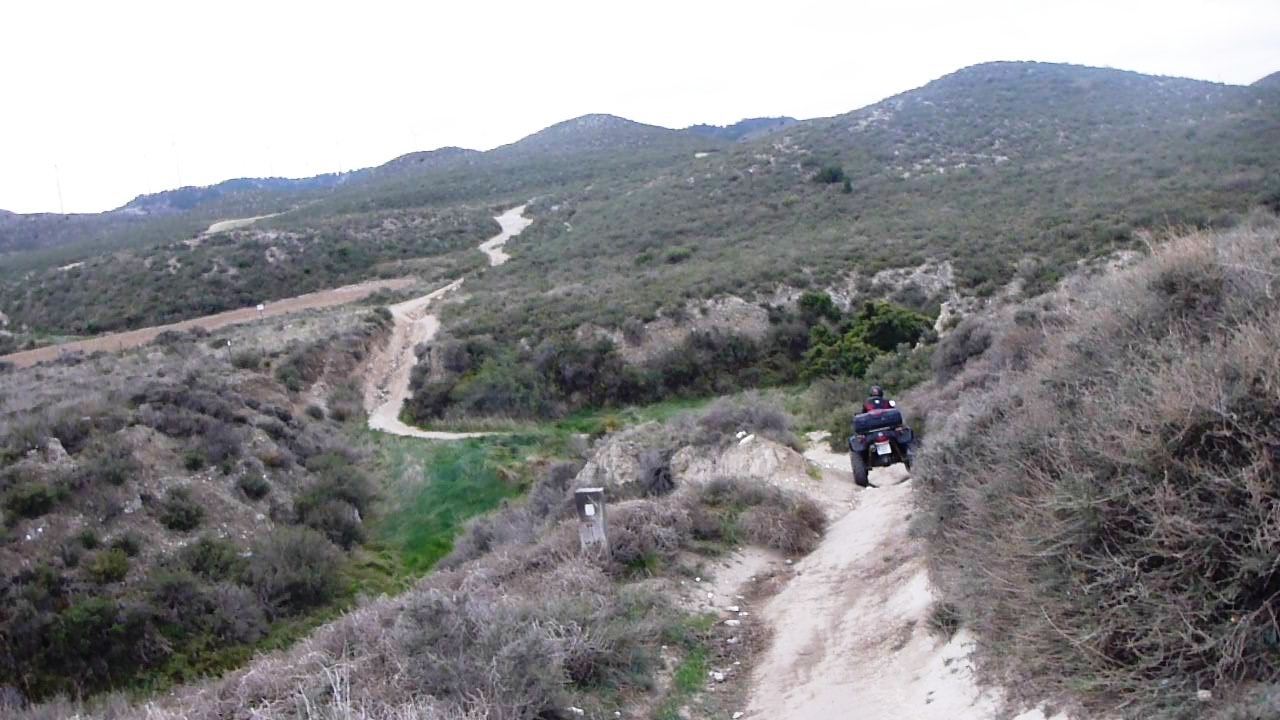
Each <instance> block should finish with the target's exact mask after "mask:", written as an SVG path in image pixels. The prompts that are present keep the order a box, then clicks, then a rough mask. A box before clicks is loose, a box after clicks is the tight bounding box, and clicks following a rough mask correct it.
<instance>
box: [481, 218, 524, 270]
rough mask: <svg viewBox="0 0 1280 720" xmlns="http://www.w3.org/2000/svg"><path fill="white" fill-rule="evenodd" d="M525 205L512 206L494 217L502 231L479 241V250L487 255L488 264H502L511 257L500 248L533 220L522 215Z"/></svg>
mask: <svg viewBox="0 0 1280 720" xmlns="http://www.w3.org/2000/svg"><path fill="white" fill-rule="evenodd" d="M525 207H526V206H524V205H519V206H516V207H513V208H511V209H510V210H508V211H506V212H504V213H502V214H501V215H499V216H497V217H496V218H494V220H497V221H498V225H500V226H501V227H502V232H500V233H498V234H497V235H495V236H493V237H491V238H489V239H488V240H485V241H484V242H482V243H480V252H482V253H484V254H485V255H488V256H489V265H490V266H497V265H502V264H503V263H505V262H506V261H508V260H510V259H511V256H510V255H508V254H507V253H506V252H505V251H504V250H503V249H502V248H503V246H505V245H506V244H507V241H508V240H510V239H511V238H513V237H515V236H516V235H519V234H520V233H521V232H523V231H524V229H525V228H527V227H529V225H530V224H531V223H532V222H533V220H532V219H530V218H526V217H525V216H524V209H525Z"/></svg>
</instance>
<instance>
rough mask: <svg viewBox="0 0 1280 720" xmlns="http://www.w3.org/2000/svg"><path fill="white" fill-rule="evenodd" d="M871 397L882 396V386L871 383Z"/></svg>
mask: <svg viewBox="0 0 1280 720" xmlns="http://www.w3.org/2000/svg"><path fill="white" fill-rule="evenodd" d="M871 397H874V398H882V397H884V388H882V387H880V386H879V385H872V386H871Z"/></svg>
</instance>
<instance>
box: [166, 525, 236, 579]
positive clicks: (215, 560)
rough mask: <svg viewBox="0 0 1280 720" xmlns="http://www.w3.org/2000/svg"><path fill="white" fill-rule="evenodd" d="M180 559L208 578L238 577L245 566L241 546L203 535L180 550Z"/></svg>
mask: <svg viewBox="0 0 1280 720" xmlns="http://www.w3.org/2000/svg"><path fill="white" fill-rule="evenodd" d="M178 559H179V560H181V561H182V564H183V565H184V566H185V567H186V568H187V569H188V570H190V571H191V572H193V573H195V574H196V575H198V576H200V577H202V578H205V579H206V580H227V579H230V578H234V577H236V576H237V575H238V574H239V573H240V570H241V569H242V568H243V566H244V559H243V558H241V557H240V548H238V547H237V546H236V545H235V544H234V543H232V542H231V541H229V540H224V539H222V538H218V537H214V536H212V535H202V536H200V538H198V539H197V540H195V541H194V542H192V543H191V544H189V545H187V546H186V547H184V548H182V549H181V550H179V551H178Z"/></svg>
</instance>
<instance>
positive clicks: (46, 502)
mask: <svg viewBox="0 0 1280 720" xmlns="http://www.w3.org/2000/svg"><path fill="white" fill-rule="evenodd" d="M57 502H58V495H57V493H56V492H55V491H54V490H53V489H52V488H50V487H49V486H48V485H46V484H44V483H41V482H34V481H28V482H23V483H19V484H18V485H15V486H14V487H13V488H12V489H10V490H9V492H8V493H7V494H5V498H4V506H5V509H7V510H8V511H9V512H11V513H13V514H14V515H16V516H18V517H24V518H37V517H40V516H41V515H44V514H45V513H47V512H49V511H50V510H52V509H53V506H54V505H56V504H57Z"/></svg>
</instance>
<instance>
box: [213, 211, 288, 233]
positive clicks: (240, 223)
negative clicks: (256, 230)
mask: <svg viewBox="0 0 1280 720" xmlns="http://www.w3.org/2000/svg"><path fill="white" fill-rule="evenodd" d="M279 214H280V213H271V214H270V215H255V216H253V217H247V218H236V219H234V220H219V221H218V222H216V223H214V224H212V225H210V226H209V229H208V230H205V231H204V234H205V235H212V234H214V233H219V232H226V231H228V230H239V229H240V228H243V227H249V226H250V225H252V224H254V223H256V222H258V221H259V220H266V219H267V218H273V217H275V216H277V215H279Z"/></svg>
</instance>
